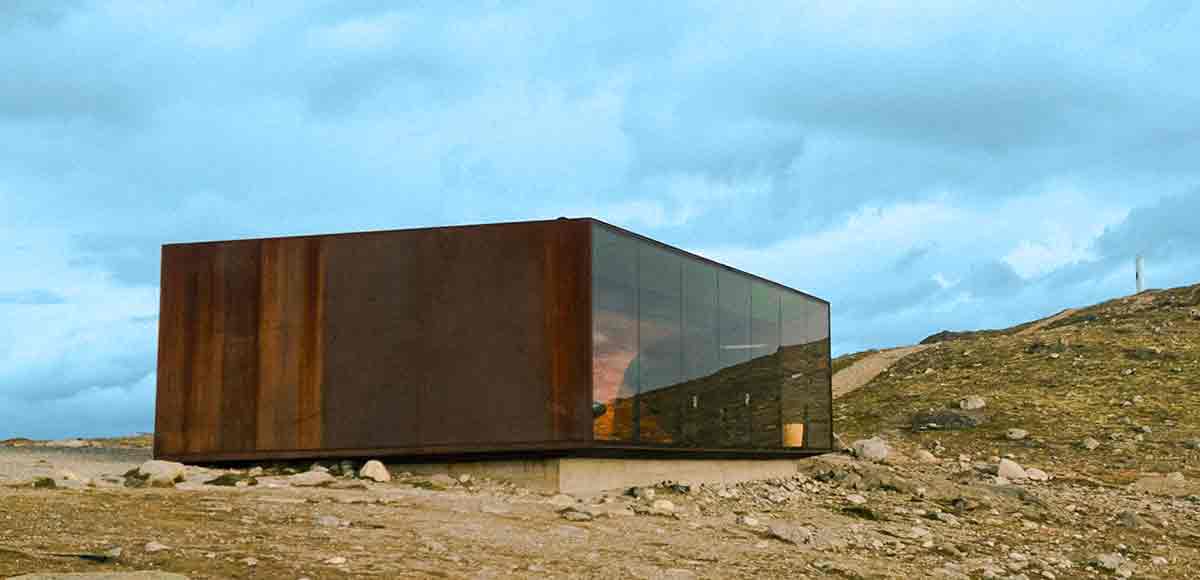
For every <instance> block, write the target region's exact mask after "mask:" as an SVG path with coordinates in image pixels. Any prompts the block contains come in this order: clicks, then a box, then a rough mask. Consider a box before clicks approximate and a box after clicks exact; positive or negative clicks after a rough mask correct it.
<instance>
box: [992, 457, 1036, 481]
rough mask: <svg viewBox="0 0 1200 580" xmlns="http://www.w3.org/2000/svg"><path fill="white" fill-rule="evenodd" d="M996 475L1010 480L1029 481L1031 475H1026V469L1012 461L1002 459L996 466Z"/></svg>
mask: <svg viewBox="0 0 1200 580" xmlns="http://www.w3.org/2000/svg"><path fill="white" fill-rule="evenodd" d="M996 475H997V476H999V477H1003V478H1005V479H1009V480H1019V479H1027V478H1028V477H1029V474H1027V473H1025V469H1024V468H1022V467H1021V465H1020V464H1019V463H1017V462H1016V461H1013V460H1011V459H1001V460H1000V462H999V463H998V464H996Z"/></svg>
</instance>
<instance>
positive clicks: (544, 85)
mask: <svg viewBox="0 0 1200 580" xmlns="http://www.w3.org/2000/svg"><path fill="white" fill-rule="evenodd" d="M1102 4H1111V5H1109V6H1102ZM1197 30H1200V8H1198V7H1196V6H1193V5H1192V4H1191V3H1189V2H1178V1H1158V2H1133V1H1129V2H1119V3H1095V2H1055V3H1040V2H1031V3H1021V2H990V3H977V2H969V1H960V0H955V1H946V2H920V1H905V2H892V1H882V0H881V1H878V2H856V1H852V0H838V1H831V2H821V1H814V2H697V3H688V2H683V1H680V2H664V3H658V2H650V3H646V2H617V1H603V2H595V3H589V2H584V1H572V2H557V1H551V2H528V3H525V2H484V3H469V2H450V3H443V2H411V3H397V2H382V1H380V2H374V1H347V0H339V1H331V2H304V1H298V0H297V1H286V2H283V1H281V2H228V3H225V2H218V1H209V0H204V1H200V0H197V1H195V2H189V1H184V0H180V1H174V2H161V3H160V2H145V1H144V0H130V1H95V2H91V1H84V0H80V1H56V0H5V1H4V2H0V264H2V265H3V266H4V268H3V275H0V438H3V437H13V436H26V437H63V436H68V435H81V436H98V435H108V434H120V433H131V432H138V431H150V430H151V429H152V428H153V398H154V387H155V373H154V371H155V352H156V340H157V338H156V337H157V324H158V288H157V284H158V269H159V263H158V259H159V251H160V246H161V244H164V243H168V242H186V241H198V240H212V239H229V238H245V237H256V236H274V235H287V234H308V233H328V232H341V231H355V230H369V229H394V228H406V227H418V226H435V225H450V224H465V223H480V222H494V221H512V220H525V219H543V218H554V217H559V216H571V217H582V216H593V217H596V218H600V219H603V220H606V221H609V222H612V223H615V224H617V225H620V226H623V227H626V228H628V229H632V230H634V231H637V232H639V233H642V234H645V235H648V236H651V237H653V238H656V239H660V240H662V241H665V242H667V243H670V244H674V245H677V246H680V247H683V248H685V249H688V250H691V251H694V252H696V253H699V254H702V255H705V256H708V257H711V258H714V259H716V260H719V261H722V262H726V263H729V264H731V265H733V266H736V267H739V268H741V269H744V270H748V271H750V272H753V273H756V274H760V275H763V276H766V277H768V278H772V279H775V280H778V281H780V282H783V283H785V284H788V285H791V286H794V287H796V288H800V289H803V290H806V291H808V292H811V293H813V294H816V295H818V296H821V297H823V298H826V299H828V300H829V301H830V302H832V304H833V326H832V333H833V346H834V350H835V353H847V352H854V351H857V350H862V349H865V348H874V347H884V346H890V345H897V344H909V343H913V342H916V341H919V340H921V339H922V338H924V337H925V336H927V335H929V334H932V333H934V332H937V331H939V330H943V329H959V330H961V329H976V328H989V327H1003V326H1008V325H1012V324H1015V323H1019V322H1023V321H1026V320H1031V319H1034V318H1039V317H1042V316H1046V315H1049V314H1052V313H1054V312H1056V311H1057V310H1060V309H1062V308H1066V307H1071V306H1079V305H1085V304H1091V303H1095V302H1099V301H1102V300H1106V299H1109V298H1113V297H1116V296H1121V295H1124V294H1129V293H1131V292H1132V291H1133V284H1134V282H1133V280H1134V276H1133V263H1134V256H1135V255H1136V254H1138V253H1141V254H1143V255H1144V256H1145V257H1146V273H1147V279H1148V283H1149V285H1150V286H1152V287H1172V286H1179V285H1186V284H1192V283H1197V282H1200V227H1198V225H1197V224H1198V219H1197V216H1200V76H1198V75H1197V74H1196V68H1195V67H1196V63H1197V62H1200V34H1196V31H1197Z"/></svg>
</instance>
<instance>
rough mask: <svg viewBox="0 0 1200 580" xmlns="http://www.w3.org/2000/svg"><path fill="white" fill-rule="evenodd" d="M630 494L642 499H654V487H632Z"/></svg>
mask: <svg viewBox="0 0 1200 580" xmlns="http://www.w3.org/2000/svg"><path fill="white" fill-rule="evenodd" d="M628 494H629V495H632V496H633V497H636V498H638V499H640V500H642V501H653V500H654V489H653V488H650V487H640V486H639V487H631V488H629V492H628Z"/></svg>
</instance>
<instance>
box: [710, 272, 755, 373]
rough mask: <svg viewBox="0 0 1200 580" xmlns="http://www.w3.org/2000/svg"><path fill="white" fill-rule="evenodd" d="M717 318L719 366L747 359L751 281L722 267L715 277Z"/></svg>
mask: <svg viewBox="0 0 1200 580" xmlns="http://www.w3.org/2000/svg"><path fill="white" fill-rule="evenodd" d="M717 292H718V295H719V296H720V319H719V320H718V323H719V328H718V329H717V339H718V340H720V341H721V353H720V356H721V359H720V360H721V366H722V367H727V366H731V365H735V364H738V363H743V362H746V361H748V360H750V349H751V348H752V345H751V343H750V280H749V279H747V278H746V277H744V276H741V275H738V274H735V273H733V272H729V271H726V270H722V271H721V272H720V273H719V275H718V278H717Z"/></svg>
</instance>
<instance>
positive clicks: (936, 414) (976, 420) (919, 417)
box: [912, 409, 984, 431]
mask: <svg viewBox="0 0 1200 580" xmlns="http://www.w3.org/2000/svg"><path fill="white" fill-rule="evenodd" d="M983 423H984V417H983V415H981V414H979V413H978V412H976V411H959V410H957V409H943V410H940V411H929V412H925V413H917V414H915V415H913V416H912V427H913V430H916V431H927V430H930V429H972V428H974V427H978V426H980V425H982V424H983Z"/></svg>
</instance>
